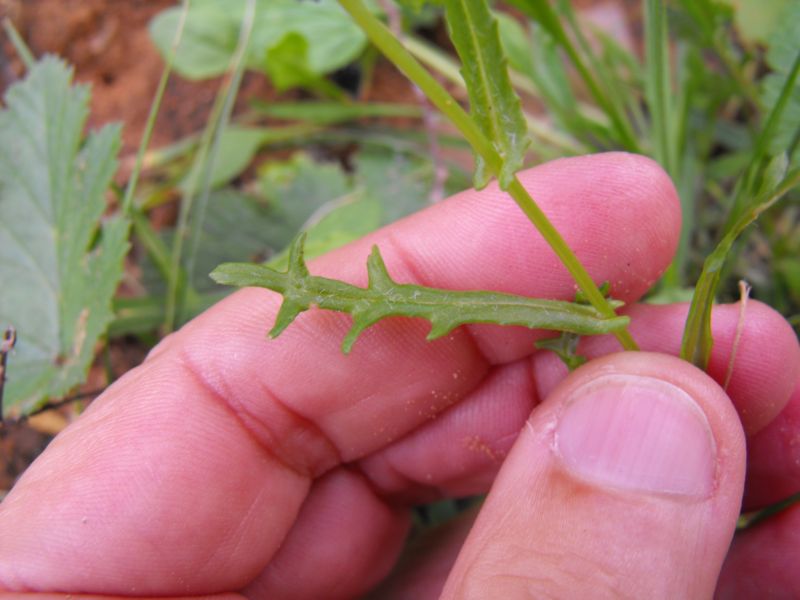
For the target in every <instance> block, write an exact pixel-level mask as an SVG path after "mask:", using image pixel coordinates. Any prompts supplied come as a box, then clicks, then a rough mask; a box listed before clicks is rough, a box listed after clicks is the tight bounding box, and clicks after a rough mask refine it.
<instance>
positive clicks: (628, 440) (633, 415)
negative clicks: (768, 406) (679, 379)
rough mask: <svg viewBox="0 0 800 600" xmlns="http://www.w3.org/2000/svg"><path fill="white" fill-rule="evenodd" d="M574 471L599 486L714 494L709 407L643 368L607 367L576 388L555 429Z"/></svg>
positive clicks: (569, 467)
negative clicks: (635, 371) (608, 371)
mask: <svg viewBox="0 0 800 600" xmlns="http://www.w3.org/2000/svg"><path fill="white" fill-rule="evenodd" d="M555 448H556V453H557V454H558V455H559V456H560V457H561V459H562V461H563V463H564V465H565V467H566V468H567V470H568V471H570V472H571V473H572V474H573V475H575V476H576V477H579V478H581V479H584V480H587V481H589V482H591V483H594V484H598V485H601V486H609V487H615V488H622V489H627V490H638V491H642V492H656V493H665V494H679V495H683V496H703V497H705V496H708V495H709V494H710V493H711V491H712V489H713V485H714V471H715V465H716V447H715V444H714V438H713V436H712V434H711V427H710V426H709V424H708V420H707V419H706V416H705V414H704V413H703V411H702V410H701V409H700V407H699V406H698V405H697V403H696V402H695V401H694V400H693V399H692V397H691V396H689V394H687V393H686V392H685V391H683V390H682V389H680V388H678V387H676V386H674V385H672V384H670V383H667V382H666V381H662V380H660V379H653V378H651V377H644V376H640V375H621V374H614V375H605V376H603V377H600V378H598V379H595V380H593V381H591V382H589V383H587V384H586V385H584V386H582V387H580V388H578V389H576V390H575V391H574V392H573V393H572V394H571V395H570V397H569V398H568V399H567V401H566V406H565V407H564V411H563V412H562V414H561V416H560V419H559V422H558V425H557V426H556V434H555Z"/></svg>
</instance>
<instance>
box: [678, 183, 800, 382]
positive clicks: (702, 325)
mask: <svg viewBox="0 0 800 600" xmlns="http://www.w3.org/2000/svg"><path fill="white" fill-rule="evenodd" d="M798 184H800V168H798V169H794V170H793V171H792V172H790V173H789V174H788V175H786V176H785V177H784V178H783V179H782V181H781V182H780V183H779V184H778V185H777V186H776V187H775V188H773V189H772V190H770V192H769V193H767V194H765V195H764V196H763V197H762V198H760V199H759V200H758V201H757V202H755V203H753V204H752V205H751V206H750V207H749V208H748V210H747V211H746V212H745V213H744V214H742V216H741V217H739V219H738V220H737V221H736V222H735V223H734V224H733V226H732V227H731V228H730V230H729V231H728V232H727V233H726V234H725V236H724V237H723V238H722V240H721V241H720V243H719V244H718V245H717V247H716V248H715V249H714V251H713V252H712V253H711V254H710V255H709V256H708V258H706V260H705V262H704V263H703V272H702V273H701V274H700V278H699V279H698V281H697V286H696V287H695V292H694V295H693V296H692V304H691V307H690V308H689V315H688V317H687V319H686V327H685V328H684V330H683V341H682V342H681V358H683V359H684V360H688V361H690V362H692V363H693V364H694V365H695V366H697V367H700V368H701V369H704V370H705V369H706V368H707V367H708V361H709V358H710V357H711V348H712V346H713V344H714V340H713V338H712V336H711V311H712V307H713V304H714V294H715V292H716V290H717V286H718V285H719V281H720V276H721V273H722V267H723V266H724V265H725V259H726V258H727V256H728V253H729V252H730V250H731V248H732V247H733V243H734V242H735V241H736V238H738V237H739V234H741V233H742V231H744V230H745V228H746V227H747V226H748V225H750V223H752V222H753V221H755V220H756V219H757V218H758V217H759V215H760V214H761V213H763V212H764V211H765V210H767V209H768V208H769V207H770V206H772V205H773V204H775V203H776V202H777V201H778V200H780V199H781V198H782V197H783V196H784V195H786V194H787V193H788V192H789V191H790V190H791V189H793V188H794V187H795V186H797V185H798Z"/></svg>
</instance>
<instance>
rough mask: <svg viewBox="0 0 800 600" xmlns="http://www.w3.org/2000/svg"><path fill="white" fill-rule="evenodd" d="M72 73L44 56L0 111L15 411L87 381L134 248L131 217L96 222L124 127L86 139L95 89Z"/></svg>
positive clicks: (0, 206) (10, 398) (6, 306)
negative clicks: (84, 133)
mask: <svg viewBox="0 0 800 600" xmlns="http://www.w3.org/2000/svg"><path fill="white" fill-rule="evenodd" d="M71 79H72V72H71V70H70V69H68V68H67V67H66V66H65V65H64V64H63V63H62V62H60V61H59V60H56V59H54V58H45V59H43V60H42V61H41V62H40V63H38V64H37V65H36V66H35V67H34V68H33V69H32V70H31V71H30V74H29V75H28V77H27V78H26V80H25V81H24V82H22V83H20V84H17V85H15V86H13V87H12V88H11V89H9V91H8V93H7V95H6V105H7V108H6V109H5V110H3V111H2V112H0V290H2V294H0V324H2V325H3V326H5V325H12V326H13V327H15V328H16V330H17V335H18V342H17V346H16V349H15V350H14V352H13V353H11V354H10V355H9V357H8V365H7V379H8V381H7V384H6V389H5V398H6V402H7V405H8V406H9V407H11V408H12V410H14V411H15V412H18V413H19V412H22V413H27V412H29V411H31V410H32V409H35V408H36V407H37V406H39V405H40V404H41V403H42V402H44V401H45V400H46V399H47V398H51V397H57V396H60V395H63V394H65V393H66V392H67V391H69V389H70V388H72V387H73V386H75V385H76V384H78V383H80V382H81V381H82V380H83V378H84V377H85V374H86V371H87V369H88V367H89V364H90V363H91V361H92V358H93V356H94V346H95V343H96V342H97V340H98V338H99V337H100V336H101V335H102V334H103V333H104V331H105V329H106V326H107V325H108V323H109V321H110V320H111V317H112V312H111V298H112V296H113V294H114V291H115V289H116V287H117V283H118V282H119V280H120V277H121V276H122V260H123V257H124V256H125V254H126V252H127V249H128V244H127V235H128V223H127V222H126V221H125V220H123V219H122V218H118V217H117V218H111V219H108V220H106V221H105V222H104V223H103V224H102V226H100V220H101V217H102V215H103V212H104V210H105V208H106V203H105V192H106V190H107V188H108V186H109V184H110V182H111V177H112V176H113V173H114V171H115V168H116V165H117V163H116V155H117V151H118V147H119V130H118V128H117V127H106V128H104V129H103V130H102V131H100V132H98V133H95V134H92V135H90V136H89V137H88V139H87V140H86V141H85V143H83V144H82V131H83V126H84V124H85V121H86V116H87V110H88V103H89V91H88V89H87V88H85V87H83V86H70V82H71ZM98 227H99V237H98V235H97V234H98Z"/></svg>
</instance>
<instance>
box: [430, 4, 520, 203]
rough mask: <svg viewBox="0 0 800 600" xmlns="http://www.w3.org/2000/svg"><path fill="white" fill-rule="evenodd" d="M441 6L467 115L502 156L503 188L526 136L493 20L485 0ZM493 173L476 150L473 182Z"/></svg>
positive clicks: (483, 181) (514, 169) (515, 167)
mask: <svg viewBox="0 0 800 600" xmlns="http://www.w3.org/2000/svg"><path fill="white" fill-rule="evenodd" d="M445 9H446V15H447V27H448V31H449V32H450V39H451V40H452V41H453V44H454V45H455V47H456V51H457V52H458V55H459V57H460V58H461V65H462V66H461V74H462V76H463V77H464V82H465V83H466V84H467V93H468V95H469V102H470V109H471V111H472V116H473V118H474V119H475V121H476V122H477V124H478V126H479V127H480V129H481V131H482V132H483V134H484V135H485V136H486V137H487V138H488V139H489V141H490V142H491V143H492V145H493V146H494V149H495V151H496V152H497V153H498V154H499V155H500V158H501V159H502V166H501V168H500V172H499V173H498V174H497V175H498V180H499V182H500V187H501V188H503V189H506V188H507V187H508V186H509V185H510V184H511V181H512V179H513V177H514V173H516V172H517V171H518V170H519V169H520V168H522V163H523V161H524V160H525V151H526V150H527V148H528V145H529V143H530V138H529V137H528V129H527V125H526V124H525V117H524V115H523V113H522V106H521V104H520V100H519V96H517V94H516V92H515V91H514V88H513V87H512V85H511V79H510V78H509V75H508V67H507V60H506V57H505V54H504V52H503V46H502V45H501V43H500V36H499V35H498V32H497V20H496V19H495V17H494V15H492V13H491V11H490V10H489V7H488V5H487V4H486V0H447V1H446V2H445ZM492 175H493V174H492V173H490V172H488V171H487V167H486V163H485V161H484V159H483V158H482V157H481V156H480V155H477V154H476V172H475V187H477V188H481V187H484V186H485V185H486V184H487V183H488V181H489V178H490V177H491V176H492Z"/></svg>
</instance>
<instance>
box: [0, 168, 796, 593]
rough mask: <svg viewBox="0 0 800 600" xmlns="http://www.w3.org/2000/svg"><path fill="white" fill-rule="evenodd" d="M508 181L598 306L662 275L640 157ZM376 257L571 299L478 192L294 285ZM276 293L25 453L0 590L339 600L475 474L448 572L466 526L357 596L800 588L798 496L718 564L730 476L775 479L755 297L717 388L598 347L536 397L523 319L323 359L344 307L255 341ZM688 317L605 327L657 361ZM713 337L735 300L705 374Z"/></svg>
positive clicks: (773, 323)
mask: <svg viewBox="0 0 800 600" xmlns="http://www.w3.org/2000/svg"><path fill="white" fill-rule="evenodd" d="M520 176H521V179H522V181H523V183H524V184H525V185H526V187H528V189H530V190H531V191H532V193H533V196H534V198H536V199H537V201H538V202H539V203H540V205H541V206H542V208H543V209H544V210H545V212H547V213H548V214H549V216H550V217H551V218H552V220H553V222H554V223H555V225H556V227H557V228H558V229H559V230H560V231H561V232H562V234H563V235H564V237H565V238H566V240H567V242H568V243H569V244H570V246H571V247H572V248H573V249H574V250H575V251H576V253H577V254H578V256H579V257H580V258H581V260H582V262H583V263H584V264H585V265H586V266H587V268H588V270H589V272H590V273H591V274H592V276H593V278H594V279H595V281H604V280H608V281H610V282H611V284H612V293H613V295H614V296H615V297H617V298H620V299H622V300H625V301H626V302H629V303H630V302H633V301H635V300H636V299H637V298H638V297H640V296H641V295H642V294H643V293H644V292H645V291H646V290H647V289H648V287H650V286H651V285H652V283H653V282H654V281H655V280H656V279H657V277H658V276H659V274H660V273H661V272H662V271H663V270H664V269H665V268H666V266H667V265H668V264H669V261H670V258H671V256H672V253H673V252H674V249H675V245H676V242H677V236H678V230H679V227H680V217H679V207H678V202H677V198H676V196H675V192H674V189H673V187H672V185H671V183H670V182H669V181H668V179H667V178H666V176H665V175H664V174H663V172H662V171H661V170H660V169H658V168H657V167H655V166H654V164H653V163H652V162H651V161H649V160H647V159H644V158H641V157H635V156H630V155H624V154H607V155H600V156H593V157H585V158H578V159H568V160H562V161H556V162H553V163H549V164H546V165H542V166H541V167H538V168H536V169H533V170H530V171H527V172H525V173H522V174H521V175H520ZM374 243H377V244H378V245H379V246H380V248H381V252H382V254H383V256H384V258H385V260H386V263H387V265H388V267H389V270H390V272H391V273H392V275H393V277H394V278H395V279H396V280H398V281H401V282H417V283H422V284H426V285H435V286H437V287H452V288H456V289H496V290H502V291H507V292H512V293H519V294H526V295H529V296H541V297H559V298H565V299H569V298H571V297H572V296H573V294H574V287H573V284H572V280H571V279H570V277H569V275H568V274H567V273H566V272H565V270H564V269H563V268H562V267H561V266H560V264H559V263H558V261H557V259H556V258H555V256H554V255H553V253H552V252H551V251H550V250H549V249H548V248H547V246H546V245H545V243H544V242H543V241H542V240H541V239H540V238H539V236H538V235H537V234H536V233H535V231H534V230H533V228H532V226H531V225H530V224H529V223H528V222H527V220H526V219H525V217H524V216H523V215H522V214H521V212H520V211H519V210H518V209H517V208H516V206H515V205H514V204H513V203H512V202H511V201H510V200H509V199H508V198H506V197H505V195H503V194H501V193H500V192H499V191H497V190H496V188H490V189H489V190H487V191H484V192H481V193H478V192H474V191H469V192H464V193H463V194H461V195H459V197H457V198H456V199H453V200H450V201H448V202H445V203H442V204H439V205H436V206H434V207H432V208H431V209H429V210H427V211H425V212H424V213H421V214H419V215H416V216H413V217H411V218H409V219H406V220H404V221H402V222H400V223H397V224H395V225H393V226H391V227H389V228H387V229H384V230H382V231H379V232H376V233H375V234H373V235H371V236H369V237H368V238H366V239H364V240H361V241H359V242H357V243H355V244H351V245H350V246H348V247H346V248H343V249H341V250H338V251H336V252H333V253H331V254H329V255H327V256H325V257H323V258H321V259H319V260H317V261H314V262H312V264H311V270H312V272H314V273H319V274H322V275H328V276H334V275H335V276H336V277H337V278H341V279H345V280H348V281H351V282H353V283H356V284H359V285H363V284H364V283H365V282H366V274H365V272H364V264H365V259H366V256H367V254H368V252H369V249H370V247H371V245H372V244H374ZM279 303H280V297H279V296H278V295H276V294H273V293H271V292H268V291H266V290H261V289H247V290H243V291H240V292H238V293H236V294H234V295H232V296H231V297H229V298H228V299H226V300H224V301H223V302H220V303H219V304H218V305H217V306H215V307H213V308H212V309H210V310H209V311H207V312H206V313H204V314H203V315H201V316H200V317H198V318H197V319H195V320H194V321H192V322H191V323H189V324H188V325H187V326H185V327H184V328H183V329H182V330H181V331H179V332H178V333H176V334H174V335H172V336H170V337H168V338H167V339H166V340H164V341H163V342H162V343H161V344H160V345H159V346H158V347H157V348H156V349H155V350H154V351H153V352H152V353H151V355H150V356H149V357H148V359H147V361H145V363H144V364H143V365H141V366H140V367H138V368H137V369H135V370H133V371H131V372H130V373H128V374H127V375H125V376H124V377H123V378H122V379H120V380H119V381H118V382H117V383H115V384H114V385H113V386H112V387H111V388H109V390H108V391H107V392H106V393H105V394H103V396H102V397H101V398H99V399H98V400H96V401H95V402H94V403H93V404H92V406H91V407H90V408H89V409H88V410H87V411H86V413H85V414H84V415H83V416H82V417H81V419H79V420H78V421H77V422H76V423H74V424H73V425H72V426H70V427H69V428H68V429H67V430H65V431H64V432H63V433H62V434H61V435H59V436H58V437H57V438H56V439H55V440H54V441H53V442H52V443H51V445H50V446H49V447H48V448H47V450H46V451H45V452H44V453H43V454H42V456H41V457H40V458H39V459H37V461H36V462H35V463H34V464H33V465H32V466H31V467H30V469H29V470H28V471H27V472H26V473H25V475H24V476H23V477H22V478H21V479H20V481H19V482H18V484H17V485H16V486H15V488H14V489H13V490H12V491H11V492H10V493H9V495H8V496H7V497H6V499H5V501H4V502H3V503H2V505H0V590H7V591H9V592H17V591H26V592H34V591H38V592H67V591H69V592H75V593H87V594H89V593H91V594H104V595H118V596H123V595H124V596H142V597H143V596H159V595H161V596H166V595H170V596H178V595H183V596H191V595H208V594H224V593H226V592H231V597H235V595H234V594H233V592H239V593H243V594H244V595H245V596H247V597H253V598H259V597H262V598H279V599H289V598H337V597H342V598H348V597H356V596H358V595H359V594H361V593H363V592H365V591H366V590H368V589H369V588H371V587H372V586H373V585H375V584H376V583H377V582H378V581H380V580H381V579H382V578H383V577H384V576H385V575H386V574H387V573H388V572H389V570H390V569H391V567H392V565H393V563H394V562H395V560H396V558H397V556H398V553H399V552H400V550H401V547H402V545H403V542H404V537H405V535H406V533H407V529H408V522H409V509H408V507H409V506H410V505H413V504H414V503H419V502H422V501H428V500H431V499H433V498H437V497H442V496H461V495H468V494H476V493H481V492H485V491H487V490H488V489H489V487H490V485H491V484H492V481H493V480H495V478H497V479H496V481H495V483H494V486H493V487H492V491H491V493H490V494H489V497H488V498H487V501H486V503H485V504H484V506H483V507H482V510H481V513H480V516H479V518H478V519H477V521H476V523H475V525H474V527H473V528H472V532H471V534H470V535H469V537H468V539H467V540H466V542H465V543H464V545H463V548H462V549H461V554H460V557H459V558H458V560H457V561H456V562H455V566H453V561H454V560H455V554H456V550H457V548H458V547H459V546H460V545H461V542H462V540H463V539H464V537H465V535H466V530H467V529H468V525H461V526H458V525H456V526H454V528H453V530H451V531H450V535H449V536H447V537H446V538H445V539H443V540H442V542H443V543H442V545H441V546H439V547H438V548H437V549H435V550H434V551H431V552H430V553H428V554H427V555H426V558H425V561H424V564H422V566H421V568H420V569H419V570H417V571H416V572H415V573H412V572H408V571H403V576H402V577H396V578H393V579H390V580H389V581H388V582H387V583H386V587H384V588H382V591H381V594H383V595H382V596H381V597H387V598H388V597H392V596H394V597H406V598H415V599H416V598H433V597H436V596H437V595H438V594H439V592H440V591H441V590H442V586H443V585H444V579H445V577H447V574H448V572H449V573H450V575H449V580H448V581H447V584H446V587H445V592H444V597H447V598H480V597H485V598H493V597H513V598H517V597H528V596H530V597H541V596H557V597H558V596H562V597H563V596H567V597H588V596H591V597H599V596H632V597H707V596H710V595H711V594H712V593H713V590H714V588H715V586H716V585H717V577H718V574H719V572H720V569H721V568H722V574H721V577H720V579H719V587H718V588H717V590H718V593H719V595H720V596H721V597H736V596H737V594H741V595H742V596H747V595H748V593H747V592H748V591H751V594H750V595H752V590H753V589H759V590H762V589H772V590H773V591H775V593H776V595H777V594H783V595H792V594H795V595H796V593H797V590H800V572H798V571H797V569H796V568H795V567H796V565H795V564H794V562H795V558H794V557H796V556H797V551H798V549H799V548H800V508H797V507H795V508H793V509H791V510H788V511H786V512H784V513H782V515H780V516H778V517H775V518H774V519H772V520H770V521H768V522H767V523H765V524H763V525H761V526H759V527H757V528H755V529H753V530H752V531H748V532H746V533H744V534H743V535H741V536H737V537H736V539H735V541H734V544H733V546H732V548H731V550H730V552H729V551H728V546H729V542H730V539H731V535H732V532H733V528H734V525H735V521H736V518H737V515H738V512H739V508H740V500H741V495H742V491H743V486H744V491H745V501H746V507H748V508H754V507H756V506H761V505H764V504H766V503H769V502H772V501H775V500H778V499H780V498H781V497H783V496H785V495H787V494H788V493H791V492H793V491H796V490H797V488H798V484H800V460H798V456H797V452H798V445H797V444H796V440H797V439H798V436H800V386H798V374H799V373H798V371H799V370H800V350H799V349H798V345H797V340H796V338H795V336H794V334H793V332H792V331H791V328H789V326H788V325H787V324H786V323H785V321H784V320H783V319H781V318H780V316H778V315H777V314H776V313H775V312H774V311H772V310H771V309H769V308H768V307H766V306H764V305H762V304H759V303H758V302H750V303H749V304H748V308H747V313H746V315H745V319H744V321H743V324H744V325H743V332H742V335H741V342H740V345H739V349H738V353H737V355H736V361H735V369H734V372H733V377H732V379H731V382H730V385H729V387H728V395H729V396H730V400H729V399H728V398H727V397H726V396H725V394H724V393H723V392H722V390H721V389H720V388H719V386H717V385H716V384H714V383H713V381H712V380H711V379H710V378H709V377H707V376H706V375H704V374H702V373H700V372H699V371H697V370H696V369H694V368H693V367H691V366H690V365H688V364H686V363H683V362H681V361H678V360H677V359H674V358H671V357H668V356H665V355H663V354H650V353H640V354H615V355H611V356H608V357H607V358H603V359H600V360H598V361H594V362H592V363H590V365H588V366H587V367H584V368H582V369H581V370H579V371H577V372H575V373H574V374H572V375H571V376H570V377H569V378H568V379H566V380H563V381H562V379H563V378H564V375H565V373H564V370H563V368H562V367H561V365H560V364H559V363H557V362H556V361H554V360H552V357H551V356H550V355H549V354H547V353H541V352H535V351H534V348H533V342H534V341H535V340H536V339H538V338H540V337H542V336H543V334H542V333H541V332H535V331H529V330H525V329H521V328H498V327H495V326H467V327H462V328H459V329H458V330H456V331H454V332H453V333H452V334H451V335H449V336H446V337H445V338H442V339H440V340H437V341H434V342H430V343H429V342H426V341H425V340H424V333H425V331H426V327H427V326H426V324H424V323H421V322H417V321H409V320H404V319H392V320H387V321H384V322H381V323H379V324H378V325H376V326H374V327H372V328H370V329H369V330H367V331H366V332H365V333H364V334H363V335H362V336H361V338H360V339H359V341H358V342H357V343H356V345H355V347H354V348H353V351H352V353H351V354H350V355H348V356H344V355H342V354H341V351H340V344H341V339H342V336H343V335H344V332H345V331H346V329H347V327H348V317H346V316H344V315H340V314H334V313H328V312H324V311H309V312H307V313H304V314H303V315H301V316H300V317H298V319H297V320H296V322H295V323H294V324H293V325H292V326H291V327H290V328H289V329H287V330H286V332H284V333H283V334H282V335H281V337H280V338H278V339H277V340H274V341H268V340H267V339H266V338H265V332H266V330H267V329H268V327H269V325H270V323H271V322H272V319H273V318H274V316H275V313H276V312H277V308H278V306H279ZM686 311H687V307H686V306H685V305H672V306H646V305H634V306H631V307H630V308H629V310H628V312H629V314H631V315H632V317H633V323H632V327H631V331H632V333H633V335H634V337H635V338H636V340H637V341H638V342H639V344H640V346H642V348H643V349H645V350H650V351H657V352H664V353H675V352H676V351H677V348H678V346H679V344H680V336H681V331H682V325H683V319H684V318H685V315H686ZM737 321H738V308H736V307H725V306H722V307H718V308H717V309H716V311H715V313H714V322H713V325H714V330H715V340H716V344H715V347H714V353H713V356H712V360H711V366H710V369H709V371H710V373H711V375H712V376H713V377H714V378H716V379H718V380H719V381H721V380H722V379H723V378H724V375H725V371H726V368H727V364H728V360H729V357H730V354H731V347H732V344H733V337H734V334H735V329H736V324H737ZM584 346H585V351H586V352H587V353H588V354H589V355H590V356H598V355H600V354H605V353H608V352H610V351H613V350H615V349H616V347H615V342H613V340H610V339H607V338H598V339H591V340H588V341H587V343H586V344H584ZM622 383H626V384H627V387H620V386H621V385H622ZM790 398H791V399H790ZM638 400H641V402H637V401H638ZM731 400H732V402H733V404H731ZM787 403H788V404H787ZM734 406H735V408H736V411H738V414H739V417H738V418H737V415H736V412H735V411H734V410H733V407H734ZM615 418H616V419H618V420H619V422H618V421H615V420H614V419H615ZM740 419H741V423H742V424H743V425H744V429H745V430H746V431H747V432H748V434H749V437H748V439H747V443H748V445H749V450H750V452H749V459H748V465H747V468H748V472H747V482H746V483H745V480H744V476H745V462H744V461H745V454H744V451H745V445H744V444H745V436H744V435H743V432H742V426H741V424H740ZM666 424H670V427H671V429H669V428H667V427H666ZM598 425H601V426H600V427H598ZM518 434H519V435H518ZM609 435H611V436H612V440H611V441H613V442H617V441H619V442H620V443H619V444H618V445H616V444H615V445H614V446H613V447H611V450H608V448H609V446H607V445H606V443H607V442H608V441H609V440H608V437H609ZM623 442H624V443H623ZM512 446H513V448H512ZM506 455H508V456H507V458H505V457H506ZM504 458H505V460H504ZM501 464H502V470H501V471H500V474H499V476H498V470H499V469H500V466H501ZM726 553H727V559H726ZM723 562H724V566H723ZM451 567H452V570H451ZM392 586H394V587H392ZM769 586H773V587H771V588H770V587H769ZM0 596H2V594H0ZM72 597H73V598H76V596H75V595H73V596H72ZM223 597H225V596H223Z"/></svg>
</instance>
